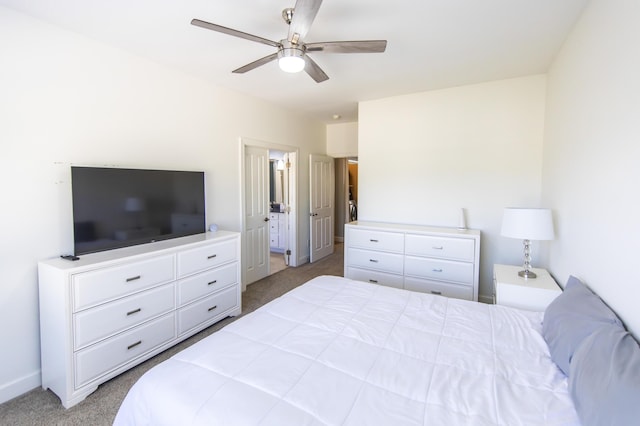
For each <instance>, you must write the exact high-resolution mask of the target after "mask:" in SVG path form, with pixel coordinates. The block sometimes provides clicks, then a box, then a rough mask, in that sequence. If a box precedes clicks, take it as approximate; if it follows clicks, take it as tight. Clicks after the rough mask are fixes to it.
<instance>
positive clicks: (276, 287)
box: [0, 244, 343, 426]
mask: <svg viewBox="0 0 640 426" xmlns="http://www.w3.org/2000/svg"><path fill="white" fill-rule="evenodd" d="M319 275H339V276H342V275H343V246H342V244H336V250H335V252H334V254H332V255H330V256H328V257H326V258H324V259H322V260H320V261H318V262H315V263H312V264H310V263H307V264H305V265H302V266H299V267H297V268H287V269H285V270H283V271H280V272H278V273H275V274H273V275H271V276H269V277H267V278H265V279H263V280H260V281H257V282H255V283H254V284H251V285H249V286H248V287H247V291H245V292H244V293H243V294H242V315H246V314H248V313H249V312H252V311H254V310H255V309H256V308H258V307H260V306H262V305H263V304H265V303H267V302H269V301H271V300H273V299H275V298H277V297H279V296H281V295H282V294H284V293H286V292H287V291H289V290H291V289H293V288H295V287H297V286H299V285H300V284H302V283H304V282H306V281H308V280H310V279H311V278H313V277H316V276H319ZM232 321H234V318H227V319H225V320H222V321H220V322H219V323H217V324H214V325H212V326H211V327H209V328H207V329H206V330H203V331H201V332H200V333H198V334H196V335H195V336H192V337H190V338H189V339H187V340H185V341H183V342H182V343H180V344H178V345H176V346H174V347H173V348H171V349H168V350H166V351H165V352H163V353H161V354H159V355H157V356H155V357H153V358H151V359H150V360H148V361H146V362H144V363H142V364H140V365H138V366H137V367H134V368H133V369H131V370H129V371H127V372H125V373H123V374H121V375H119V376H117V377H115V378H113V379H112V380H110V381H108V382H106V383H104V384H102V385H100V387H99V388H98V390H97V391H95V392H94V393H92V394H91V395H89V396H88V397H87V398H86V399H85V400H84V401H82V402H81V403H79V404H78V405H76V406H74V407H72V408H70V409H68V410H65V409H64V407H62V404H60V400H59V399H58V397H57V396H56V395H55V394H54V393H52V392H51V391H45V390H43V389H42V388H37V389H34V390H32V391H30V392H28V393H26V394H24V395H21V396H19V397H17V398H15V399H13V400H11V401H8V402H6V403H4V404H2V405H0V425H47V426H49V425H82V426H85V425H111V424H112V423H113V419H114V418H115V415H116V413H117V412H118V408H119V407H120V404H121V402H122V400H123V399H124V397H125V396H126V394H127V392H128V391H129V388H130V387H131V386H132V385H133V384H134V383H135V382H136V380H137V379H138V378H139V377H140V376H141V375H142V374H143V373H145V372H146V371H147V370H149V369H150V368H151V367H153V366H154V365H156V364H158V363H159V362H161V361H163V360H165V359H167V358H169V357H171V356H172V355H174V354H176V353H177V352H179V351H180V350H182V349H184V348H186V347H188V346H191V345H192V344H194V343H195V342H197V341H198V340H200V339H202V338H204V337H206V336H208V335H209V334H211V333H214V332H215V331H217V330H219V329H220V328H222V327H224V326H225V325H226V324H229V323H230V322H232Z"/></svg>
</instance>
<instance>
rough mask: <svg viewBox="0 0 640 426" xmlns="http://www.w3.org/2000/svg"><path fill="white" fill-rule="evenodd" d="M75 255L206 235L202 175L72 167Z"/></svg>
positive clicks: (163, 171) (185, 172)
mask: <svg viewBox="0 0 640 426" xmlns="http://www.w3.org/2000/svg"><path fill="white" fill-rule="evenodd" d="M71 193H72V202H73V241H74V252H75V255H76V256H79V255H81V254H86V253H93V252H98V251H103V250H110V249H114V248H120V247H127V246H132V245H137V244H144V243H149V242H153V241H159V240H166V239H169V238H177V237H183V236H187V235H192V234H199V233H203V232H205V196H204V194H205V190H204V172H190V171H172V170H142V169H120V168H108V167H77V166H72V167H71Z"/></svg>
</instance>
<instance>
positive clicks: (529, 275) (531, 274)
mask: <svg viewBox="0 0 640 426" xmlns="http://www.w3.org/2000/svg"><path fill="white" fill-rule="evenodd" d="M518 276H519V277H522V278H524V279H525V280H527V279H533V278H536V277H537V275H536V274H535V273H534V272H533V271H527V270H524V271H520V272H518Z"/></svg>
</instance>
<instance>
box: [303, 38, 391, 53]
mask: <svg viewBox="0 0 640 426" xmlns="http://www.w3.org/2000/svg"><path fill="white" fill-rule="evenodd" d="M305 46H306V50H307V52H326V53H380V52H384V51H385V49H386V48H387V40H361V41H323V42H319V43H307V44H305Z"/></svg>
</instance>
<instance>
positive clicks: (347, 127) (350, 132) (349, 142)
mask: <svg viewBox="0 0 640 426" xmlns="http://www.w3.org/2000/svg"><path fill="white" fill-rule="evenodd" d="M327 155H330V156H332V157H335V158H346V157H357V156H358V123H336V124H328V125H327Z"/></svg>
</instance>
